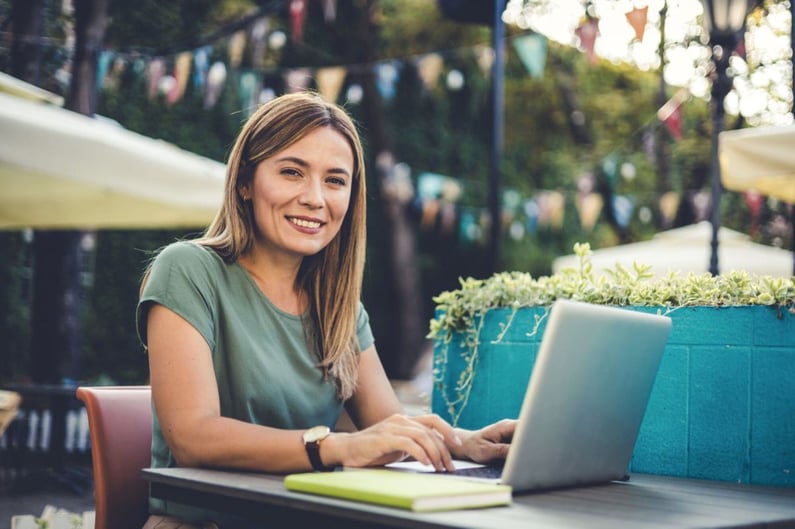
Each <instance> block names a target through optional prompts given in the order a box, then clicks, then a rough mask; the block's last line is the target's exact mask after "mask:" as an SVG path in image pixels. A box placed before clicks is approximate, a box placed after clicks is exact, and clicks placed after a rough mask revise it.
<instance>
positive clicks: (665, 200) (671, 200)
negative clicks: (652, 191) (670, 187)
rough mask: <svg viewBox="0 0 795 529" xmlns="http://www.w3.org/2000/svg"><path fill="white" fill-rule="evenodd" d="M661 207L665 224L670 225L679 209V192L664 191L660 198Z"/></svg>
mask: <svg viewBox="0 0 795 529" xmlns="http://www.w3.org/2000/svg"><path fill="white" fill-rule="evenodd" d="M659 207H660V215H661V216H662V221H663V222H662V223H663V226H666V227H668V226H670V225H671V224H672V223H673V220H674V217H675V216H676V211H677V210H678V209H679V193H677V192H676V191H667V192H665V193H663V194H662V196H661V197H660V200H659Z"/></svg>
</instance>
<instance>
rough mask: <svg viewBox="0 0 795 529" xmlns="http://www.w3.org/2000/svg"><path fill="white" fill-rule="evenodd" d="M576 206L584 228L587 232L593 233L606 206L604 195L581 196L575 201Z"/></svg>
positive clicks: (590, 194) (589, 194)
mask: <svg viewBox="0 0 795 529" xmlns="http://www.w3.org/2000/svg"><path fill="white" fill-rule="evenodd" d="M575 206H576V207H577V212H578V213H579V214H580V225H581V226H582V228H583V229H584V230H585V231H592V230H593V228H594V226H596V220H597V219H598V218H599V214H600V213H601V212H602V207H603V206H604V199H603V198H602V195H600V194H599V193H587V194H579V195H577V198H576V199H575Z"/></svg>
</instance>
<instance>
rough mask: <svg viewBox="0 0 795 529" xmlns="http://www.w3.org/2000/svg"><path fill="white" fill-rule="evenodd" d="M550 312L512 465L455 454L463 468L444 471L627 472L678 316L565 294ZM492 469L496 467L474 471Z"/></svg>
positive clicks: (526, 474) (555, 483)
mask: <svg viewBox="0 0 795 529" xmlns="http://www.w3.org/2000/svg"><path fill="white" fill-rule="evenodd" d="M548 318H549V319H548V322H547V326H546V330H545V331H544V335H543V338H542V340H541V345H540V347H539V350H538V355H537V357H536V362H535V365H534V367H533V372H532V374H531V376H530V380H529V382H528V386H527V390H526V392H525V396H524V400H523V402H522V407H521V410H520V412H519V418H518V423H517V425H516V431H515V433H514V437H513V440H512V442H511V447H510V449H509V451H508V456H507V458H506V460H505V462H504V465H502V466H501V467H500V468H495V467H484V466H483V465H477V464H473V463H471V462H463V461H456V462H455V463H456V469H457V470H456V472H454V473H447V474H445V475H449V476H451V477H452V478H464V479H485V480H487V481H492V482H496V483H501V484H505V485H510V486H511V487H513V490H514V492H521V491H530V490H544V489H556V488H564V487H575V486H583V485H592V484H598V483H606V482H609V481H614V480H626V479H628V475H627V471H628V468H629V463H630V459H631V457H632V451H633V450H634V447H635V441H636V439H637V436H638V432H639V430H640V425H641V422H642V420H643V415H644V413H645V411H646V405H647V404H648V401H649V396H650V394H651V390H652V386H653V385H654V379H655V377H656V375H657V369H658V367H659V365H660V360H661V358H662V355H663V351H664V350H665V344H666V341H667V339H668V335H669V333H670V330H671V319H670V318H668V317H665V316H660V315H656V314H650V313H643V312H637V311H633V310H628V309H624V308H618V307H611V306H606V305H594V304H589V303H583V302H578V301H571V300H563V299H561V300H558V301H555V302H554V303H553V305H552V307H551V309H550V313H549V316H548ZM388 466H389V467H390V468H396V469H401V470H411V469H414V470H418V469H419V468H418V467H422V465H419V464H418V463H416V462H401V463H396V464H392V465H388ZM486 469H488V470H489V471H490V472H497V473H498V474H497V475H493V476H485V477H483V476H472V475H471V474H472V473H475V474H483V473H484V470H486ZM424 470H426V471H428V470H431V469H430V468H426V469H424Z"/></svg>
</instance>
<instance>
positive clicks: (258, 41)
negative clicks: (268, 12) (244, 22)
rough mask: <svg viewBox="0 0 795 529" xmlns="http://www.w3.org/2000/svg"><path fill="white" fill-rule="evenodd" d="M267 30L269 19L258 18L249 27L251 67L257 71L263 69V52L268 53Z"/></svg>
mask: <svg viewBox="0 0 795 529" xmlns="http://www.w3.org/2000/svg"><path fill="white" fill-rule="evenodd" d="M268 29H270V19H269V18H268V17H260V18H258V19H257V20H256V21H255V22H254V23H253V24H252V25H251V38H250V43H251V44H250V46H251V66H253V67H254V68H257V69H262V68H264V67H265V52H267V51H268Z"/></svg>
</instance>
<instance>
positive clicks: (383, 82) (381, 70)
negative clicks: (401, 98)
mask: <svg viewBox="0 0 795 529" xmlns="http://www.w3.org/2000/svg"><path fill="white" fill-rule="evenodd" d="M399 77H400V71H399V70H398V65H397V62H396V61H386V62H380V63H378V64H376V65H375V83H376V86H377V87H378V92H379V93H380V94H381V97H382V98H383V99H385V100H387V101H389V100H391V99H392V98H394V97H395V85H396V84H397V81H398V78H399Z"/></svg>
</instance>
